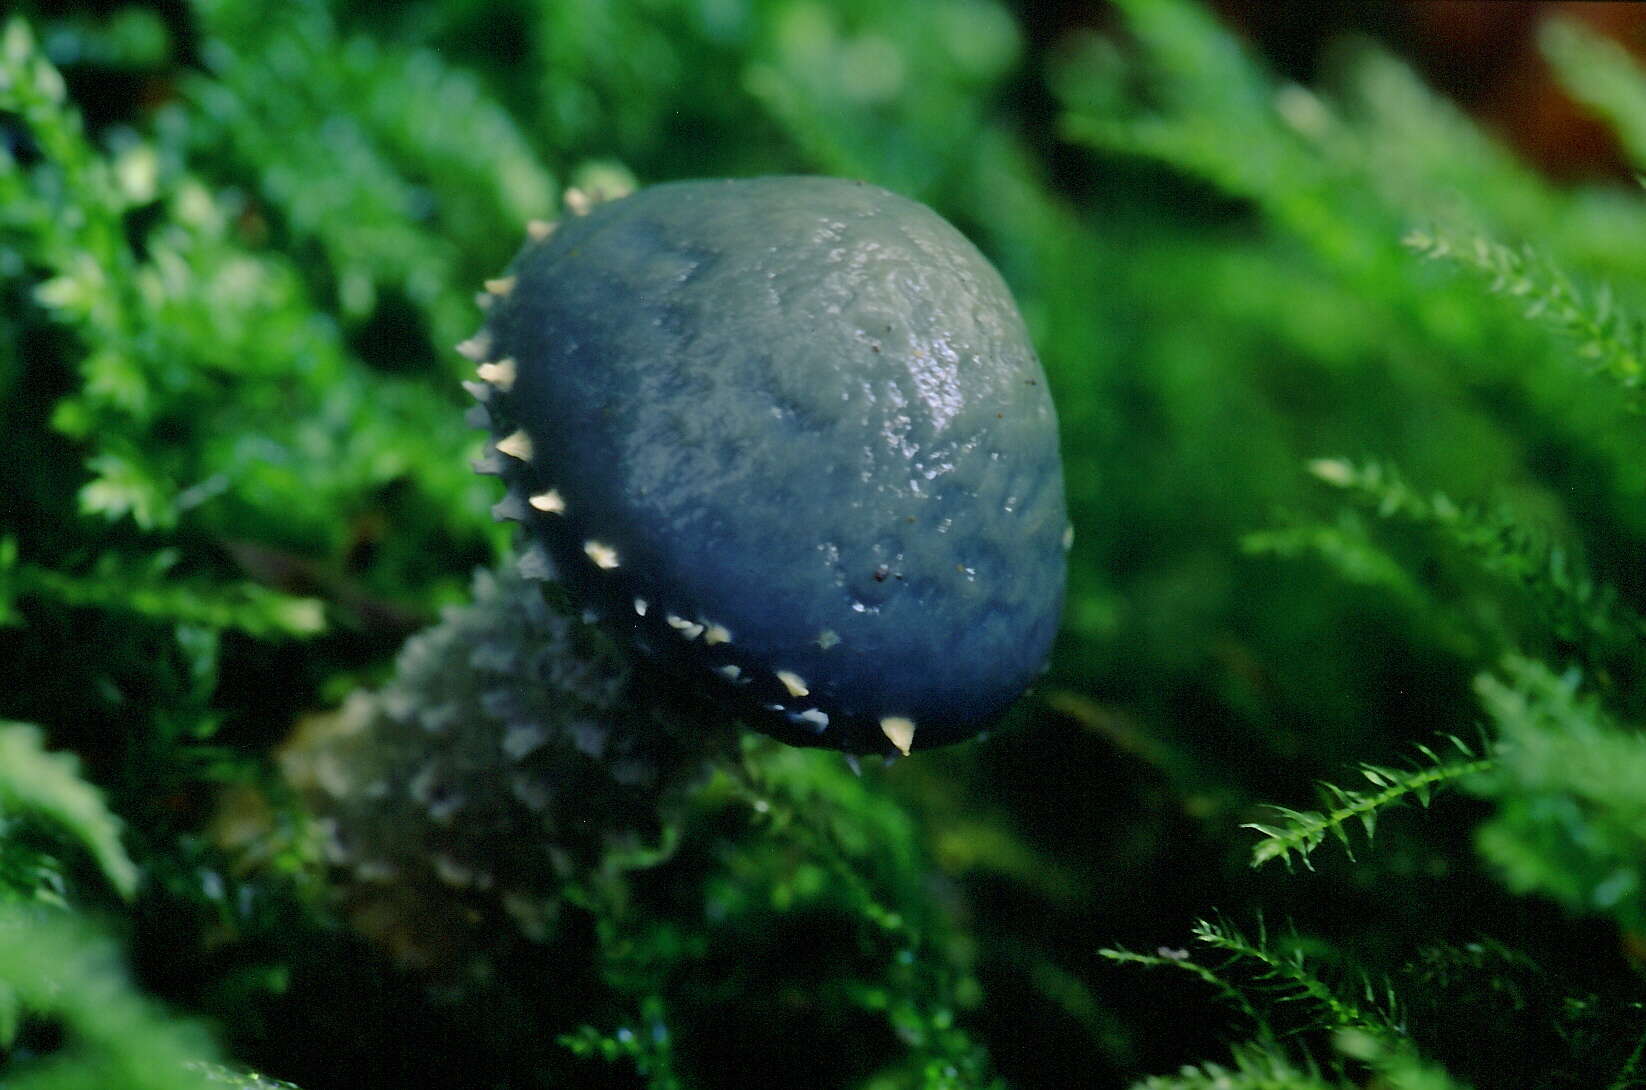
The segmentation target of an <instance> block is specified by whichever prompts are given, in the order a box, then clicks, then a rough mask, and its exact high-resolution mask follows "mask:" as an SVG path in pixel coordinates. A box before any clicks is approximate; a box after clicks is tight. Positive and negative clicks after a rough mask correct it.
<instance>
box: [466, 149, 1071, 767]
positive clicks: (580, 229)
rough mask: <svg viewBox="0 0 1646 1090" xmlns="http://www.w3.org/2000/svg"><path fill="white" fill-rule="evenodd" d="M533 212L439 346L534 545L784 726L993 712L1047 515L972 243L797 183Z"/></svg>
mask: <svg viewBox="0 0 1646 1090" xmlns="http://www.w3.org/2000/svg"><path fill="white" fill-rule="evenodd" d="M532 234H533V236H534V237H533V239H532V240H531V241H529V242H528V244H527V245H526V247H525V248H524V249H523V250H522V251H521V253H520V254H519V256H518V257H517V258H516V259H515V261H514V263H513V265H512V267H511V268H510V270H509V271H508V274H507V275H506V276H505V277H503V278H502V279H500V280H498V281H492V282H489V283H488V287H489V288H490V289H491V290H492V291H493V292H494V298H493V299H492V300H491V303H492V305H491V306H490V308H489V310H488V312H487V318H486V322H485V325H484V327H483V329H482V330H481V332H480V333H479V334H477V335H476V337H475V339H474V341H471V342H467V343H466V345H465V346H464V347H465V348H466V349H467V351H468V352H469V354H470V355H471V356H476V357H478V358H479V360H480V362H481V377H482V378H483V379H486V380H487V381H486V383H485V384H484V386H483V387H479V388H476V389H477V393H478V395H479V396H480V397H481V400H482V401H483V402H484V403H485V404H486V406H487V408H488V410H489V413H488V415H489V418H490V425H491V427H492V429H493V432H494V436H495V437H496V453H492V454H491V455H490V458H491V461H492V464H493V466H494V468H495V470H496V471H498V472H500V473H501V474H502V476H503V477H504V478H505V480H506V481H507V482H508V484H509V488H510V498H509V499H507V500H505V501H504V504H502V505H500V507H501V508H503V509H505V511H506V513H507V514H508V515H509V516H510V517H518V518H520V519H521V521H522V522H523V523H524V524H525V526H526V530H527V535H528V541H529V542H532V543H534V544H533V545H532V548H533V550H534V559H535V563H534V566H535V567H537V568H539V569H540V570H544V571H548V570H550V569H552V570H553V571H554V572H555V573H556V575H557V577H558V578H559V579H560V580H561V581H562V582H564V583H565V584H566V586H567V588H568V590H569V592H570V593H571V595H572V597H573V600H574V602H575V603H576V604H577V605H578V606H579V607H581V608H583V609H584V610H586V611H588V612H590V613H592V614H594V615H598V616H599V617H600V618H601V619H602V620H603V621H604V622H605V623H606V624H607V625H608V626H609V627H611V628H612V629H613V630H614V631H615V632H618V633H619V634H621V635H622V636H624V637H625V638H627V639H628V640H630V641H632V643H633V645H634V646H635V647H636V648H637V649H639V650H640V651H641V652H643V654H644V657H645V658H647V659H649V660H651V661H653V662H655V663H657V664H658V665H659V666H661V667H663V668H664V669H665V670H666V671H668V672H669V674H668V675H667V676H671V677H674V678H684V679H688V680H690V681H692V682H696V683H701V684H703V685H707V686H713V687H718V688H719V689H720V690H721V691H722V694H723V696H724V697H725V698H726V699H728V700H730V701H732V702H733V703H734V705H735V708H736V710H737V712H738V713H739V714H741V715H744V716H745V717H746V718H747V719H748V720H749V721H750V722H751V723H752V724H753V725H755V726H757V727H759V728H760V729H762V730H764V731H766V732H767V733H770V734H773V735H775V736H777V737H779V738H781V739H782V740H784V741H786V742H790V743H792V744H798V745H815V746H825V747H830V748H838V749H843V750H846V751H847V752H853V753H888V754H889V753H891V752H894V751H896V750H901V751H903V752H907V751H908V750H909V749H910V748H911V747H912V748H927V747H931V746H936V745H942V744H946V743H949V742H954V741H958V740H960V739H963V738H967V737H970V736H971V735H973V734H975V733H977V732H978V731H979V730H981V729H983V728H984V727H986V726H987V725H989V724H990V723H991V722H992V721H993V720H995V719H997V718H998V717H999V716H1000V714H1001V713H1002V712H1003V711H1004V710H1005V709H1006V708H1007V707H1008V706H1009V705H1010V704H1011V703H1012V702H1013V701H1014V700H1015V699H1016V698H1017V696H1018V695H1019V694H1021V693H1022V691H1023V690H1024V688H1025V687H1026V686H1027V685H1028V684H1029V682H1030V681H1031V680H1032V679H1033V678H1034V677H1035V675H1036V674H1037V672H1038V671H1039V669H1040V668H1041V665H1042V663H1043V661H1044V659H1045V656H1046V653H1047V651H1048V649H1049V647H1050V645H1051V642H1052V639H1053V636H1054V635H1055V632H1056V629H1057V625H1058V618H1059V614H1060V612H1061V608H1062V599H1063V588H1064V575H1065V556H1064V554H1065V551H1066V544H1067V529H1068V523H1067V518H1066V515H1065V508H1064V497H1063V478H1062V466H1061V462H1060V458H1059V454H1058V441H1057V421H1056V414H1055V411H1054V409H1053V407H1052V403H1051V399H1050V396H1049V394H1048V391H1047V388H1046V382H1045V377H1044V374H1043V372H1042V370H1041V367H1040V363H1039V361H1038V360H1037V358H1036V356H1035V353H1034V350H1033V347H1032V346H1031V345H1030V343H1029V338H1028V335H1027V332H1026V330H1025V329H1024V326H1023V321H1022V318H1021V316H1020V315H1019V314H1018V311H1017V308H1016V306H1015V305H1014V303H1013V301H1012V298H1011V295H1010V293H1009V291H1008V290H1007V288H1006V286H1005V284H1004V282H1003V281H1002V280H1001V279H1000V276H999V274H998V273H996V272H995V270H994V269H993V268H992V267H991V266H990V265H989V263H988V262H987V260H986V259H984V257H983V256H982V255H981V254H980V253H978V251H977V249H976V248H975V247H974V246H972V244H971V243H970V242H968V241H967V240H966V239H965V238H964V237H963V236H962V235H961V234H960V233H959V232H958V231H956V230H955V229H954V228H953V227H951V226H950V225H949V224H948V223H947V222H945V221H944V220H943V219H942V218H940V217H939V216H937V215H936V214H935V213H933V212H932V211H931V210H929V209H927V208H926V207H925V206H923V205H920V204H917V203H915V202H913V201H910V200H907V199H905V198H903V197H899V196H897V195H895V194H893V193H890V192H887V191H886V190H883V189H879V188H877V187H874V186H871V185H867V184H864V183H861V182H853V181H846V180H840V179H833V178H821V177H772V178H756V179H750V180H739V181H696V182H678V183H672V184H667V185H659V186H656V187H653V188H650V189H646V190H642V191H640V192H638V193H636V194H634V195H632V196H628V197H625V198H622V199H619V200H614V201H611V202H608V203H605V204H601V205H597V206H595V207H594V208H593V209H592V210H589V211H588V212H587V214H586V215H582V216H576V217H570V218H568V219H567V220H566V221H564V222H563V223H561V224H559V225H558V227H557V228H556V229H555V230H554V231H553V232H552V233H550V232H546V231H544V230H541V229H539V230H537V231H534V232H533V233H532ZM911 736H912V737H911Z"/></svg>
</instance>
